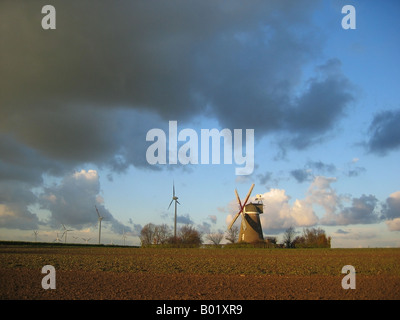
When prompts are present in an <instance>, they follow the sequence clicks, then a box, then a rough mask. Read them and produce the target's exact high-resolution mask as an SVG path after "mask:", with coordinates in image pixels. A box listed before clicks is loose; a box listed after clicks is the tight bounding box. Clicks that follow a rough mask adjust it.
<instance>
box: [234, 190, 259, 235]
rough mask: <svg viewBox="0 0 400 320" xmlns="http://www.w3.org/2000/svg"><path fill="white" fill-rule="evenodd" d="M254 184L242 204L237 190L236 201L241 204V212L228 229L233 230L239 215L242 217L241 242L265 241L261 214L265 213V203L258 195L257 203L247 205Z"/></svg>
mask: <svg viewBox="0 0 400 320" xmlns="http://www.w3.org/2000/svg"><path fill="white" fill-rule="evenodd" d="M253 188H254V183H253V184H252V185H251V187H250V190H249V192H248V193H247V196H246V198H245V200H244V202H243V203H242V202H241V201H240V198H239V195H238V192H237V190H236V189H235V194H236V199H237V201H238V204H239V208H240V210H239V212H238V213H237V214H236V216H235V217H234V218H233V220H232V222H231V224H230V225H229V227H228V229H231V228H232V226H233V224H234V223H235V221H236V219H237V218H238V217H239V215H241V216H242V222H241V224H240V232H239V242H248V243H252V242H258V241H264V237H263V232H262V228H261V221H260V214H261V213H263V203H262V200H261V195H257V197H256V201H257V202H254V203H249V204H247V201H248V200H249V198H250V194H251V192H252V191H253Z"/></svg>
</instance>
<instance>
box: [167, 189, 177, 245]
mask: <svg viewBox="0 0 400 320" xmlns="http://www.w3.org/2000/svg"><path fill="white" fill-rule="evenodd" d="M173 201H175V219H174V239H176V210H177V207H176V204H177V203H178V204H180V203H179V201H178V197H177V196H175V183H174V182H172V200H171V202H170V203H169V206H168V209H169V208H170V207H171V204H172V202H173Z"/></svg>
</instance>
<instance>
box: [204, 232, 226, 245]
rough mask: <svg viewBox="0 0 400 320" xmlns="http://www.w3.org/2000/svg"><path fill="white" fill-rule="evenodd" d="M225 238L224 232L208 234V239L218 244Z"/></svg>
mask: <svg viewBox="0 0 400 320" xmlns="http://www.w3.org/2000/svg"><path fill="white" fill-rule="evenodd" d="M223 238H224V234H223V233H209V234H207V236H206V239H207V240H209V241H211V242H212V243H213V244H215V245H216V246H217V245H219V244H220V243H221V241H222V239H223Z"/></svg>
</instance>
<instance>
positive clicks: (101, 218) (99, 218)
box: [94, 206, 103, 244]
mask: <svg viewBox="0 0 400 320" xmlns="http://www.w3.org/2000/svg"><path fill="white" fill-rule="evenodd" d="M94 207H95V208H96V212H97V215H98V216H99V217H98V221H99V244H100V237H101V220H103V217H102V216H101V215H100V213H99V210H98V209H97V207H96V206H94Z"/></svg>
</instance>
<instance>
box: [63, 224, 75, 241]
mask: <svg viewBox="0 0 400 320" xmlns="http://www.w3.org/2000/svg"><path fill="white" fill-rule="evenodd" d="M62 226H63V228H64V232H63V234H62V236H61V238H62V237H64V235H65V238H64V243H67V233H68V231H74V230H71V229H67V228H66V227H65V226H64V224H62Z"/></svg>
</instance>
